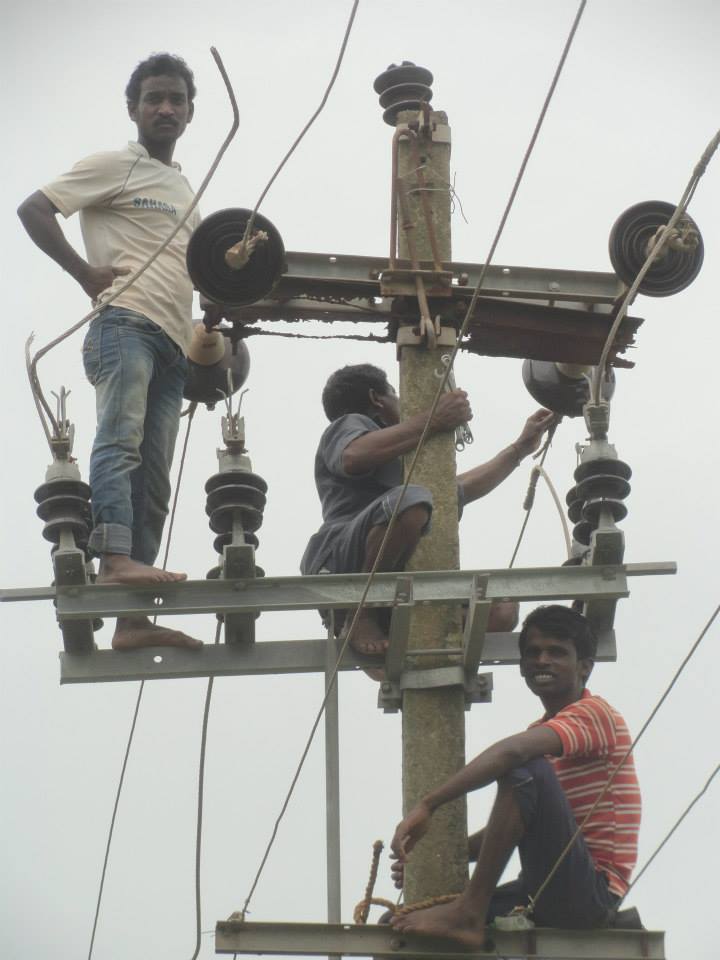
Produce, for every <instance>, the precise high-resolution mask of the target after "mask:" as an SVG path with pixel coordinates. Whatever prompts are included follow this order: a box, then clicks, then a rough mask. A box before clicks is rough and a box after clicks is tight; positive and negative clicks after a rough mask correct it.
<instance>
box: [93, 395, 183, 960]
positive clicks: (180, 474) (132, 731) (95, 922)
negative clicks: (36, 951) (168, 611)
mask: <svg viewBox="0 0 720 960" xmlns="http://www.w3.org/2000/svg"><path fill="white" fill-rule="evenodd" d="M196 408H197V404H191V405H190V407H189V408H188V410H189V416H188V422H187V429H186V430H185V442H184V443H183V449H182V455H181V457H180V466H179V468H178V477H177V482H176V484H175V495H174V497H173V505H172V510H171V512H170V521H169V523H168V535H167V542H166V544H165V555H164V557H163V566H162V568H163V570H165V569H166V568H167V561H168V555H169V553H170V542H171V540H172V534H173V527H174V525H175V512H176V510H177V504H178V497H179V495H180V484H181V482H182V477H183V472H184V469H185V457H186V454H187V448H188V440H189V438H190V427H191V426H192V420H193V416H194V415H195V409H196ZM156 620H157V616H155V617H154V618H153V622H155V621H156ZM144 690H145V681H144V680H141V681H140V687H139V688H138V695H137V700H136V702H135V712H134V713H133V718H132V723H131V725H130V733H129V734H128V739H127V745H126V747H125V756H124V757H123V762H122V767H121V769H120V778H119V780H118V785H117V790H116V792H115V803H114V804H113V812H112V816H111V818H110V828H109V830H108V838H107V843H106V844H105V856H104V858H103V865H102V871H101V874H100V885H99V889H98V896H97V903H96V905H95V916H94V918H93V926H92V933H91V935H90V948H89V950H88V960H92V954H93V948H94V946H95V933H96V931H97V925H98V918H99V916H100V906H101V904H102V896H103V890H104V888H105V874H106V873H107V865H108V861H109V859H110V847H111V846H112V839H113V833H114V832H115V819H116V817H117V812H118V807H119V805H120V796H121V794H122V789H123V784H124V783H125V770H126V769H127V764H128V759H129V757H130V749H131V747H132V744H133V738H134V736H135V726H136V724H137V718H138V713H139V711H140V703H141V701H142V696H143V692H144Z"/></svg>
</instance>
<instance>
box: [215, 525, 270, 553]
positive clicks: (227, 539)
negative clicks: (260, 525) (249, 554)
mask: <svg viewBox="0 0 720 960" xmlns="http://www.w3.org/2000/svg"><path fill="white" fill-rule="evenodd" d="M244 534H245V543H249V544H250V546H251V547H254V548H255V549H256V550H257V548H258V547H259V545H260V541H259V540H258V538H257V537H256V536H255V534H254V533H250V532H249V531H248V530H245V531H244ZM228 543H232V530H229V531H228V532H227V533H220V534H218V535H217V537H215V539H214V540H213V549H214V550H215V553H219V554H220V555H222V552H223V547H224V546H225V545H226V544H228Z"/></svg>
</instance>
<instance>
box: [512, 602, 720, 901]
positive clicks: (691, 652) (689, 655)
mask: <svg viewBox="0 0 720 960" xmlns="http://www.w3.org/2000/svg"><path fill="white" fill-rule="evenodd" d="M718 613H720V604H718V605H717V606H716V607H715V610H714V611H713V613H712V616H711V617H710V619H709V620H708V622H707V623H706V624H705V626H704V627H703V629H702V630H701V631H700V635H699V636H698V638H697V640H695V642H694V643H693V645H692V646H691V647H690V650H689V651H688V653H687V654H686V655H685V658H684V659H683V661H682V663H681V664H680V666H679V667H678V669H677V670H676V671H675V674H674V676H673V678H672V680H671V681H670V683H669V684H668V686H667V687H666V688H665V692H664V693H663V694H662V696H661V697H660V699H659V700H658V702H657V703H656V704H655V706H654V707H653V709H652V710H651V712H650V715H649V717H648V718H647V720H646V721H645V723H644V724H643V725H642V727H641V728H640V732H639V733H638V734H637V736H636V737H635V739H634V740H633V741H632V743H631V744H630V746H629V747H628V749H627V750H626V751H625V753H624V754H623V756H622V757H621V759H620V762H619V763H618V765H617V766H616V767H615V769H614V770H613V772H612V773H611V774H610V776H609V777H608V780H607V783H606V784H605V786H604V788H603V789H602V791H601V792H600V793H599V794H598V796H597V799H596V800H595V802H594V803H593V805H592V806H591V807H590V809H589V810H588V812H587V814H586V815H585V817H584V818H583V820H582V823H580V824H579V826H578V827H577V829H576V830H575V833H574V834H573V835H572V837H571V838H570V839H569V840H568V842H567V844H566V845H565V847H564V848H563V850H562V851H561V853H560V855H559V856H558V858H557V860H556V861H555V863H554V864H553V866H552V869H551V870H550V872H549V873H548V875H547V877H546V878H545V879H544V880H543V882H542V883H541V884H540V886H539V887H538V889H537V891H536V893H535V895H534V896H532V897H530V898H529V901H530V906H529V907H528V908H527V912H529V911H531V910H532V908H533V907H534V905H535V903H536V902H537V900H538V899H539V897H540V896H541V894H542V893H543V891H544V890H545V889H546V888H547V886H548V884H549V883H550V881H551V880H552V878H553V877H554V876H555V874H556V873H557V871H558V869H559V867H560V864H561V863H562V862H563V860H564V859H565V857H566V856H567V855H568V853H569V852H570V850H571V848H572V846H573V844H574V843H575V841H576V840H577V839H578V837H579V836H580V834H581V833H582V830H583V827H584V826H585V824H586V823H587V822H588V820H589V819H590V817H591V816H592V815H593V813H595V811H596V810H597V808H598V806H599V805H600V803H601V802H602V800H603V799H604V798H605V796H606V794H607V792H608V790H609V789H610V787H611V786H612V784H613V783H614V782H615V778H616V776H617V775H618V773H619V772H620V770H621V769H622V768H623V766H624V764H625V762H626V761H627V759H628V757H629V756H630V755H631V754H632V752H633V750H634V749H635V747H636V746H637V744H638V743H639V742H640V739H641V738H642V736H643V734H644V733H645V731H646V730H647V729H648V727H649V726H650V724H651V723H652V721H653V720H654V719H655V716H656V715H657V712H658V710H659V709H660V707H661V706H662V705H663V703H665V700H666V699H667V698H668V695H669V694H670V691H671V690H672V688H673V687H674V686H675V684H676V683H677V680H678V678H679V677H680V674H681V673H682V672H683V670H684V669H685V667H686V666H687V664H688V663H689V662H690V660H691V658H692V657H693V655H694V653H695V651H696V650H697V648H698V647H699V646H700V644H701V643H702V641H703V638H704V637H705V634H706V633H707V632H708V630H709V629H710V627H711V626H712V625H713V623H714V621H715V618H716V617H717V615H718Z"/></svg>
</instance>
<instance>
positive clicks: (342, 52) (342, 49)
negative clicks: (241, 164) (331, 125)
mask: <svg viewBox="0 0 720 960" xmlns="http://www.w3.org/2000/svg"><path fill="white" fill-rule="evenodd" d="M359 3H360V0H354V3H353V5H352V10H351V11H350V17H349V19H348V22H347V26H346V28H345V35H344V36H343V40H342V44H341V45H340V53H339V54H338V58H337V62H336V63H335V69H334V70H333V72H332V76H331V77H330V82H329V83H328V85H327V88H326V90H325V93H324V94H323V98H322V100H321V101H320V106H319V107H318V108H317V109H316V110H315V112H314V113H313V115H312V116H311V117H310V119H309V120H308V122H307V123H306V124H305V126H304V127H303V128H302V130H301V131H300V133H299V134H298V135H297V137H296V138H295V140H294V141H293V144H292V146H291V147H290V149H289V150H288V152H287V153H286V154H285V156H284V157H283V158H282V160H281V161H280V163H279V164H278V166H277V168H276V170H275V172H274V173H273V175H272V176H271V177H270V179H269V180H268V182H267V184H266V185H265V189H264V190H263V192H262V193H261V194H260V196H259V198H258V202H257V203H256V204H255V208H254V210H253V212H252V214H251V216H250V219H249V220H248V222H247V224H246V226H245V234H244V236H243V241H242V242H243V243H245V242H247V240H248V238H249V237H250V236H251V235H252V229H253V226H254V224H255V215H256V214H257V212H258V210H259V209H260V204H261V203H262V202H263V200H264V199H265V197H266V196H267V194H268V192H269V190H270V187H272V185H273V184H274V183H275V181H276V179H277V178H278V176H279V174H280V171H281V170H282V168H283V167H284V166H285V164H286V163H287V162H288V160H289V159H290V157H291V156H292V155H293V153H295V150H296V149H297V147H298V146H299V145H300V141H301V140H302V139H303V137H304V136H305V134H306V133H307V132H308V130H309V129H310V127H311V126H312V125H313V124H314V123H315V121H316V120H317V118H318V117H319V116H320V113H321V112H322V110H323V108H324V107H325V104H326V103H327V101H328V97H329V96H330V91H331V90H332V88H333V87H334V86H335V81H336V80H337V77H338V74H339V73H340V66H341V65H342V62H343V58H344V56H345V48H346V47H347V45H348V40H349V39H350V32H351V30H352V26H353V22H354V20H355V14H356V13H357V8H358V5H359Z"/></svg>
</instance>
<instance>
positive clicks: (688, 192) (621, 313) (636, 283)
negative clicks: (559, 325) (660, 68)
mask: <svg viewBox="0 0 720 960" xmlns="http://www.w3.org/2000/svg"><path fill="white" fill-rule="evenodd" d="M718 145H720V130H718V132H717V133H716V134H715V136H714V137H713V138H712V140H711V141H710V143H709V144H708V145H707V147H706V148H705V150H704V151H703V154H702V156H701V157H700V160H699V161H698V162H697V163H696V164H695V169H694V170H693V173H692V176H691V177H690V181H689V183H688V185H687V187H686V188H685V192H684V193H683V195H682V197H681V198H680V202H679V203H678V205H677V207H676V208H675V211H674V212H673V215H672V216H671V217H670V219H669V220H668V222H667V224H666V226H665V227H664V229H663V231H662V233H661V234H660V236H659V237H658V238H657V239H656V240H655V242H654V244H653V246H652V249H651V250H650V252H649V253H648V255H647V257H646V259H645V262H644V263H643V265H642V267H640V270H639V271H638V273H637V276H636V277H635V279H634V280H633V283H632V285H631V287H630V289H629V290H628V292H627V293H626V295H625V299H624V300H623V302H622V304H621V306H620V309H619V310H618V312H617V316H616V317H615V320H614V321H613V324H612V326H611V327H610V332H609V333H608V336H607V340H606V341H605V346H604V347H603V349H602V353H601V354H600V362H599V363H598V365H597V366H596V367H595V371H594V373H593V380H592V402H593V403H594V404H597V403H600V391H601V385H602V379H603V376H604V375H605V367H606V366H607V363H608V356H609V354H610V349H611V348H612V345H613V342H614V340H615V334H616V333H617V331H618V328H619V326H620V324H621V323H622V321H623V319H624V318H625V314H626V313H627V309H628V307H629V305H630V304H631V303H632V301H633V300H634V299H635V295H636V294H637V291H638V288H639V287H640V284H641V283H642V281H643V280H644V278H645V274H646V273H647V272H648V270H649V269H650V267H651V266H652V265H653V263H654V262H655V260H656V259H657V258H658V256H659V255H660V253H661V252H662V249H663V247H664V246H665V244H666V243H667V241H668V240H669V239H670V235H671V233H672V231H673V229H674V228H675V224H676V223H677V222H678V220H680V218H681V217H682V216H683V215H684V213H685V211H686V210H687V208H688V204H689V203H690V201H691V200H692V198H693V195H694V193H695V190H696V189H697V185H698V183H699V182H700V178H701V177H702V175H703V174H704V173H705V170H706V169H707V165H708V163H709V162H710V160H711V159H712V156H713V154H714V153H715V151H716V150H717V148H718Z"/></svg>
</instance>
